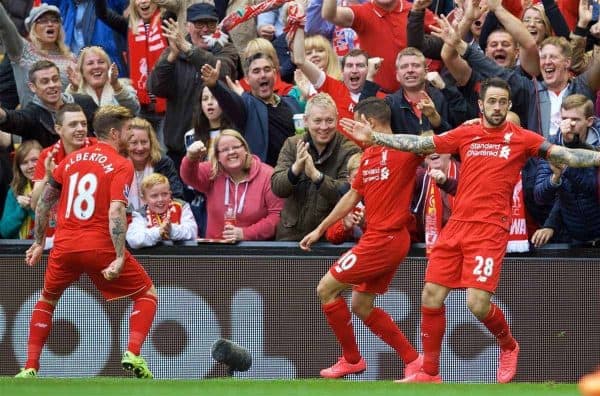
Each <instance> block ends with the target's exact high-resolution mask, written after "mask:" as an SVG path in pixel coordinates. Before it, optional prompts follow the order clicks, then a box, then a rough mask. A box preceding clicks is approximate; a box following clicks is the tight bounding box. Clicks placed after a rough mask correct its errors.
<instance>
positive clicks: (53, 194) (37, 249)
mask: <svg viewBox="0 0 600 396" xmlns="http://www.w3.org/2000/svg"><path fill="white" fill-rule="evenodd" d="M59 197H60V186H59V185H58V184H56V182H54V180H53V179H52V177H50V179H49V180H48V183H46V185H45V186H44V190H43V191H42V195H41V197H40V199H39V200H38V203H37V206H36V208H35V226H34V231H33V235H34V240H35V242H33V244H32V245H31V247H30V248H29V249H27V252H25V261H26V262H27V264H28V265H34V264H35V263H37V262H38V261H39V259H40V257H41V256H42V253H43V251H44V244H45V240H46V227H47V226H48V219H49V218H50V209H51V208H52V207H53V206H54V205H55V204H56V202H58V198H59Z"/></svg>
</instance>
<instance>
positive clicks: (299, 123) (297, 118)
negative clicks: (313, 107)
mask: <svg viewBox="0 0 600 396" xmlns="http://www.w3.org/2000/svg"><path fill="white" fill-rule="evenodd" d="M294 129H295V130H296V135H302V134H303V133H304V114H301V113H299V114H294Z"/></svg>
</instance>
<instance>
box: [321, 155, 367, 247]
mask: <svg viewBox="0 0 600 396" xmlns="http://www.w3.org/2000/svg"><path fill="white" fill-rule="evenodd" d="M361 158H362V152H360V153H356V154H353V155H352V157H350V158H349V159H348V181H349V182H350V185H352V182H353V181H354V178H355V177H356V174H357V173H358V167H359V166H360V159H361ZM364 208H365V205H363V203H362V202H359V203H358V204H357V205H356V207H355V208H354V210H353V211H352V212H350V213H348V214H347V215H346V216H344V217H342V218H341V219H340V220H338V221H337V222H336V223H335V224H333V225H332V226H331V227H329V228H328V229H327V231H326V233H325V238H327V241H328V242H331V243H334V244H338V243H343V242H353V241H358V239H359V238H360V237H361V236H362V234H363V231H364V230H365V228H366V224H365V209H364Z"/></svg>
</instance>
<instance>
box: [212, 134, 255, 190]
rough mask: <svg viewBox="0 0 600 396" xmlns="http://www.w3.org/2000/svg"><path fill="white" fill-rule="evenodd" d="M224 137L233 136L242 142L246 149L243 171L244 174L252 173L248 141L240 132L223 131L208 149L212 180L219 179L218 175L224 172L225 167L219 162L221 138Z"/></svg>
mask: <svg viewBox="0 0 600 396" xmlns="http://www.w3.org/2000/svg"><path fill="white" fill-rule="evenodd" d="M223 136H231V137H234V138H236V139H237V140H239V141H240V143H241V144H242V146H244V149H246V153H247V154H246V159H245V160H244V166H243V168H242V169H243V171H244V172H246V173H247V172H248V171H250V168H251V167H252V152H251V151H250V146H248V142H247V141H246V139H244V137H243V136H242V134H241V133H239V132H238V131H236V130H234V129H223V130H222V131H221V133H219V134H218V135H217V137H215V139H214V141H213V142H212V144H211V145H210V147H209V149H208V161H209V162H210V168H211V170H210V179H211V180H213V179H214V178H216V177H217V175H218V174H219V172H221V171H223V172H224V170H223V167H222V166H221V163H220V162H219V149H218V147H219V141H220V140H221V138H222V137H223Z"/></svg>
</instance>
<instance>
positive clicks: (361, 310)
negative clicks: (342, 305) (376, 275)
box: [352, 299, 373, 322]
mask: <svg viewBox="0 0 600 396" xmlns="http://www.w3.org/2000/svg"><path fill="white" fill-rule="evenodd" d="M372 310H373V305H372V304H368V303H366V302H365V301H360V300H359V301H357V300H354V299H353V300H352V313H353V314H354V315H356V316H358V318H359V319H360V320H362V321H363V322H364V321H365V320H367V318H368V317H369V315H370V314H371V311H372Z"/></svg>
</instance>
